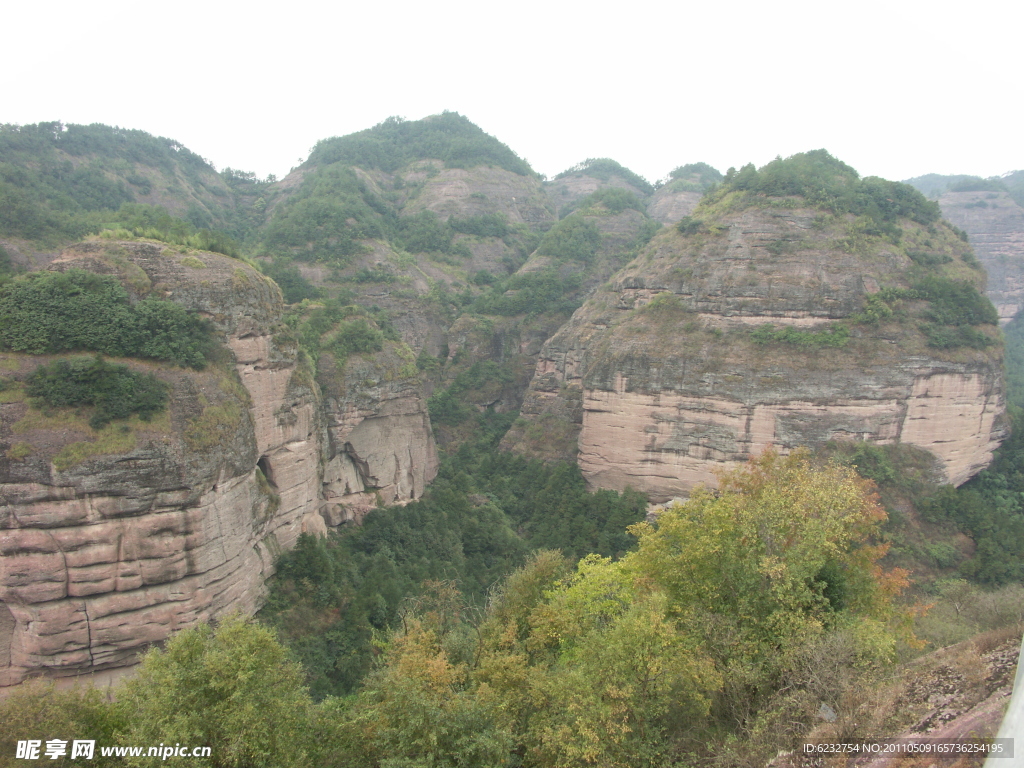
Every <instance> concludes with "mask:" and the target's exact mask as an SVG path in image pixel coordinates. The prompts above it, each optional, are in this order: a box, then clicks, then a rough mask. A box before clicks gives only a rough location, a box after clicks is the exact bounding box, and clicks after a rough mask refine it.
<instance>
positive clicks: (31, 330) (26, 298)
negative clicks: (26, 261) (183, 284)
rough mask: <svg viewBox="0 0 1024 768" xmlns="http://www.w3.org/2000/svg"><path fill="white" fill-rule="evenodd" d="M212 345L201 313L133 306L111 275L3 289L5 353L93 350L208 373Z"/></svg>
mask: <svg viewBox="0 0 1024 768" xmlns="http://www.w3.org/2000/svg"><path fill="white" fill-rule="evenodd" d="M211 345H212V339H211V337H210V328H209V325H208V324H207V323H206V322H205V321H204V320H202V319H201V318H200V317H199V316H198V315H197V314H196V313H194V312H189V311H188V310H186V309H185V308H184V307H182V306H180V305H179V304H175V303H174V302H172V301H162V300H159V299H144V300H142V301H140V302H138V303H137V304H134V305H133V304H130V303H129V301H128V292H127V291H126V290H125V289H124V287H123V286H122V285H121V284H120V283H119V282H118V281H117V280H116V279H115V278H114V277H111V276H109V275H97V274H94V273H92V272H86V271H84V270H80V269H69V270H68V271H67V272H33V273H31V274H28V275H25V276H23V277H20V278H18V279H16V280H14V281H12V282H11V283H8V284H7V285H5V286H3V287H0V349H9V350H12V351H14V352H29V353H31V354H54V353H59V352H68V351H74V350H85V351H93V352H101V353H103V354H105V355H111V356H117V357H142V358H148V359H150V360H164V361H167V362H172V363H176V364H178V365H182V366H188V367H191V368H202V367H203V366H205V365H206V355H207V353H208V352H209V350H210V348H211Z"/></svg>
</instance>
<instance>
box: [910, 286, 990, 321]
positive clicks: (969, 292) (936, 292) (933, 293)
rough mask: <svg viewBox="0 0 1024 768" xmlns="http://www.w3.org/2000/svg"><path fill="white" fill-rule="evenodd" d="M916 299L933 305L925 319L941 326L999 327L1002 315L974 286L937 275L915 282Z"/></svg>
mask: <svg viewBox="0 0 1024 768" xmlns="http://www.w3.org/2000/svg"><path fill="white" fill-rule="evenodd" d="M912 289H913V290H914V291H915V292H916V294H917V297H918V298H921V299H926V300H927V301H928V302H929V303H930V307H929V309H928V313H927V315H926V318H927V319H928V320H931V321H932V322H933V323H939V324H941V325H982V324H984V325H996V324H997V323H998V322H999V314H998V313H997V312H996V308H995V307H994V306H992V302H991V301H989V300H988V299H987V298H985V296H983V295H982V294H981V293H980V292H979V291H978V289H977V288H975V287H974V285H973V284H972V283H969V282H966V281H961V280H950V279H948V278H944V277H938V276H936V275H928V276H927V277H925V278H923V279H921V280H919V281H917V282H916V283H914V285H913V287H912Z"/></svg>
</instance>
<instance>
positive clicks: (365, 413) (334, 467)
mask: <svg viewBox="0 0 1024 768" xmlns="http://www.w3.org/2000/svg"><path fill="white" fill-rule="evenodd" d="M317 380H318V382H319V383H320V386H321V387H322V389H323V397H324V413H325V415H326V418H327V432H328V442H327V446H326V458H327V461H326V465H325V466H324V473H323V493H322V495H323V500H324V501H323V510H324V517H325V519H326V520H327V523H328V525H332V526H333V525H340V524H341V523H343V522H348V521H360V520H362V518H363V517H364V516H365V515H366V513H367V512H369V511H370V510H371V509H373V508H374V507H376V506H378V505H381V504H394V503H397V502H402V501H406V500H408V499H415V498H419V497H420V496H422V495H423V491H424V490H425V488H426V486H427V484H428V483H429V482H430V481H431V480H433V479H434V476H435V475H436V474H437V469H438V457H437V449H436V448H435V446H434V440H433V437H432V433H431V429H430V421H429V418H428V416H427V411H426V404H425V402H424V400H423V394H422V390H421V386H420V379H419V376H418V373H417V371H416V367H415V364H414V363H413V362H412V361H411V360H409V359H403V358H402V357H401V356H400V355H399V354H398V352H397V350H396V348H395V347H391V348H389V349H387V350H385V351H384V352H383V353H381V354H378V355H375V356H374V357H373V358H371V359H362V358H353V359H350V360H348V361H347V364H345V365H344V366H343V367H340V368H339V366H338V365H337V363H336V362H335V361H334V360H333V359H331V357H330V355H328V354H325V355H323V356H322V357H321V360H320V365H319V372H318V376H317Z"/></svg>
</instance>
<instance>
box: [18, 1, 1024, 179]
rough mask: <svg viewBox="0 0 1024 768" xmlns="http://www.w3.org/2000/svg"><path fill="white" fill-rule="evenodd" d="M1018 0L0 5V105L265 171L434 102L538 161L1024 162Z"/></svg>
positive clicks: (649, 168) (942, 165)
mask: <svg viewBox="0 0 1024 768" xmlns="http://www.w3.org/2000/svg"><path fill="white" fill-rule="evenodd" d="M1022 8H1024V6H1022V4H1020V3H1016V2H1010V1H1009V0H999V1H998V2H989V1H987V0H981V1H980V2H973V3H960V4H957V5H954V4H952V3H943V2H941V0H938V1H937V0H928V2H917V1H916V0H915V1H913V2H901V1H900V0H889V1H888V2H856V3H826V2H822V1H821V0H815V1H814V2H797V1H794V0H779V1H778V2H774V3H768V2H763V1H761V2H745V1H739V0H738V1H734V2H731V3H707V2H704V3H699V4H697V3H686V2H681V3H680V2H675V3H657V4H656V3H643V2H640V3H615V4H611V3H598V2H587V3H582V2H559V1H558V0H553V1H552V0H548V1H547V2H537V1H536V0H526V1H525V2H517V3H504V4H495V5H493V6H488V5H485V4H484V3H481V2H472V3H471V2H454V1H452V0H435V2H430V3H428V2H422V1H421V2H405V0H395V1H393V2H390V3H371V2H362V3H359V4H355V3H346V2H341V3H333V4H326V3H312V2H308V1H307V0H293V1H292V2H284V3H275V4H273V5H270V4H262V5H261V4H256V3H253V2H246V3H240V2H237V3H236V2H218V0H207V1H206V2H194V0H183V1H182V2H175V3H164V4H147V3H139V2H137V0H133V1H132V2H112V1H111V0H97V1H96V2H91V3H89V2H80V1H79V2H74V3H70V2H66V1H64V0H59V1H58V2H50V3H35V4H33V3H17V4H8V5H7V6H6V7H5V9H4V27H5V28H6V30H7V34H6V35H4V51H3V62H4V63H3V67H2V68H0V94H2V95H0V122H2V123H19V124H26V123H35V122H40V121H49V120H63V121H64V122H65V123H93V122H98V123H106V124H108V125H119V126H122V127H125V128H137V129H141V130H144V131H147V132H149V133H153V134H156V135H160V136H166V137H169V138H173V139H176V140H178V141H180V142H181V143H182V144H184V145H186V146H187V147H189V148H190V149H191V150H193V151H194V152H197V153H198V154H200V155H202V156H203V157H205V158H207V159H208V160H210V161H212V162H213V163H214V164H215V165H216V166H217V167H218V168H224V167H226V166H231V167H233V168H239V169H241V170H245V171H254V172H256V173H257V174H258V175H259V176H261V177H262V176H266V175H267V174H270V173H273V174H276V175H277V176H279V177H281V176H284V175H285V174H287V173H288V171H289V169H290V168H292V167H294V166H295V165H297V164H298V163H299V162H301V161H302V160H304V159H305V158H306V156H307V155H308V153H309V150H310V148H311V147H312V146H313V145H314V144H315V143H316V142H317V141H318V140H319V139H323V138H327V137H330V136H338V135H344V134H346V133H352V132H354V131H358V130H362V129H364V128H369V127H371V126H373V125H375V124H376V123H379V122H380V121H381V120H383V119H385V118H387V117H388V116H390V115H399V116H402V117H405V118H408V119H418V118H421V117H425V116H427V115H429V114H434V113H437V112H441V111H443V110H446V109H447V110H452V111H456V112H460V113H461V114H463V115H465V116H466V117H468V118H469V119H470V120H472V121H473V122H475V123H476V124H477V125H479V126H480V127H481V128H483V129H484V130H485V131H487V132H488V133H490V134H493V135H494V136H496V137H497V138H498V139H500V140H501V141H503V142H504V143H506V144H508V145H509V146H510V147H511V148H512V149H513V150H514V151H515V152H517V153H518V154H519V155H520V156H521V157H524V158H525V159H526V160H528V161H529V162H530V164H531V165H532V166H533V167H534V168H535V169H536V170H538V171H539V172H541V173H544V174H547V175H548V176H553V175H554V174H556V173H558V172H559V171H561V170H564V169H565V168H566V167H568V166H571V165H573V164H575V163H577V162H579V161H581V160H583V159H585V158H587V157H611V158H614V159H615V160H617V161H619V162H620V163H622V164H623V165H626V166H627V167H629V168H631V169H632V170H634V171H636V172H637V173H640V174H641V175H643V176H646V177H647V178H648V179H649V180H651V181H654V180H656V179H658V178H662V177H664V176H665V175H667V173H668V172H669V171H670V170H671V169H672V168H674V167H676V166H678V165H682V164H684V163H690V162H696V161H704V162H707V163H710V164H711V165H713V166H715V167H716V168H718V169H719V170H722V171H725V170H726V169H727V168H728V167H729V166H733V165H734V166H741V165H743V164H744V163H747V162H753V163H755V164H756V165H759V166H760V165H763V164H764V163H766V162H768V161H770V160H771V159H772V158H773V157H775V156H776V155H783V156H786V155H790V154H793V153H795V152H801V151H805V150H809V149H817V148H820V147H824V148H825V149H827V150H829V151H830V152H831V153H832V154H834V155H835V156H837V157H839V158H840V159H841V160H844V161H846V162H847V163H849V164H850V165H852V166H853V167H855V168H856V169H858V170H859V171H860V172H861V174H862V175H878V176H883V177H885V178H889V179H905V178H908V177H911V176H919V175H922V174H925V173H970V174H978V175H982V176H990V175H996V174H1001V173H1004V172H1007V171H1011V170H1016V169H1022V168H1024V140H1022V138H1021V136H1022V134H1021V122H1022V120H1021V118H1022V113H1024V108H1022V106H1021V105H1022V103H1024V100H1022V98H1021V97H1022V85H1021V67H1020V53H1019V51H1020V49H1019V40H1018V38H1019V35H1020V30H1021V27H1022V24H1021V22H1022V21H1024V11H1022Z"/></svg>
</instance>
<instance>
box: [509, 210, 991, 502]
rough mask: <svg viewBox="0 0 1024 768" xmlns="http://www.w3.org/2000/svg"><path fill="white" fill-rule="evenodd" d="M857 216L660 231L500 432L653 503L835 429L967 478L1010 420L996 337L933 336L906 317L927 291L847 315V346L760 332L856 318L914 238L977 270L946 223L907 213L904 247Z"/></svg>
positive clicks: (778, 215)
mask: <svg viewBox="0 0 1024 768" xmlns="http://www.w3.org/2000/svg"><path fill="white" fill-rule="evenodd" d="M854 224H855V222H853V221H848V220H836V221H831V222H825V221H824V220H823V219H822V218H821V216H820V214H818V213H817V212H815V211H811V210H801V209H796V208H790V207H774V208H773V207H757V208H747V209H746V210H743V211H739V212H736V213H730V214H727V215H725V216H723V217H722V218H721V219H720V220H719V221H717V222H716V224H715V225H714V227H713V228H712V229H711V230H710V231H704V232H700V233H695V234H692V235H688V236H684V235H682V234H680V233H679V232H678V231H676V230H675V229H674V228H672V229H667V230H665V231H663V232H662V233H661V234H659V235H657V236H656V237H655V238H654V240H652V242H651V243H650V244H649V245H648V247H647V248H646V249H645V250H644V251H643V252H642V253H641V254H640V256H639V257H638V258H637V259H636V260H634V261H633V262H632V263H631V264H630V265H628V266H627V267H626V268H625V269H623V270H622V271H621V272H620V273H618V274H617V275H616V276H615V278H613V280H612V283H611V286H610V288H609V289H607V290H600V291H598V292H597V293H595V294H594V295H593V296H592V297H591V299H590V300H588V301H587V302H586V304H584V305H583V307H581V308H580V309H579V310H578V311H577V312H576V314H575V315H574V316H573V318H572V320H571V321H570V322H569V323H568V324H567V325H566V326H565V327H564V328H563V329H562V330H560V331H559V332H558V333H556V334H555V335H554V336H553V337H552V338H551V339H550V340H549V341H548V342H547V343H546V344H545V346H544V349H543V350H542V352H541V355H540V359H539V361H538V364H537V372H536V375H535V377H534V381H533V382H532V384H531V387H530V391H529V392H528V393H527V396H526V401H525V402H524V405H523V410H522V416H523V419H522V421H521V423H520V428H519V436H518V438H517V441H516V442H511V441H510V442H506V445H507V446H508V447H513V448H516V449H518V450H523V451H527V452H532V453H537V454H540V455H546V456H557V457H564V456H570V455H572V453H573V452H574V451H575V450H577V449H578V461H579V463H580V466H581V468H582V469H583V471H584V474H585V476H586V477H587V479H588V481H589V482H590V484H591V485H593V486H597V487H602V488H615V489H623V488H625V487H626V486H632V487H634V488H637V489H640V490H643V491H644V492H646V493H647V494H648V495H649V496H650V497H651V498H652V499H653V500H656V501H663V500H666V499H668V498H671V497H674V496H679V495H685V494H686V493H688V491H689V490H690V489H691V488H692V487H693V486H694V485H695V484H697V483H699V482H703V483H708V484H712V485H713V484H714V482H715V475H714V472H715V471H716V470H717V469H720V468H725V467H728V466H729V465H732V464H735V463H736V462H741V461H744V460H745V459H746V458H747V457H749V456H750V455H753V454H757V453H759V452H761V451H762V450H763V449H764V448H766V447H768V446H770V445H774V446H776V447H777V448H779V449H780V450H783V451H785V450H788V449H790V448H792V447H795V446H797V445H812V446H813V445H820V444H821V443H823V442H825V441H828V440H833V439H854V440H868V441H871V442H876V443H889V442H895V441H902V442H905V443H910V444H913V445H917V446H919V447H922V448H925V449H927V450H929V451H931V452H932V453H934V454H935V455H936V456H937V457H938V458H939V459H940V460H941V462H942V465H943V468H944V470H945V473H946V476H947V479H948V481H949V482H952V483H955V484H959V483H962V482H964V481H965V480H966V479H968V478H969V477H970V476H972V475H973V474H974V473H976V472H977V471H979V470H980V469H981V468H982V467H984V466H985V465H986V464H987V463H988V462H989V461H990V459H991V455H992V451H993V450H994V448H995V447H996V446H997V445H998V444H999V442H1000V440H1001V439H1002V437H1003V436H1004V434H1005V428H1004V424H1003V409H1004V400H1003V383H1002V378H1001V372H1000V368H1001V366H1000V362H1001V357H1000V353H999V352H996V351H993V350H996V349H998V347H997V346H993V347H989V348H988V349H987V350H985V351H978V350H969V349H957V350H954V351H948V352H941V351H939V350H934V349H931V348H929V347H928V346H927V345H926V344H925V342H924V340H923V338H922V336H921V333H920V331H919V330H918V327H917V325H916V322H915V321H913V320H910V319H909V317H910V316H913V314H914V312H915V311H917V309H919V308H916V307H915V306H914V305H915V302H907V303H906V306H904V307H902V308H901V311H902V312H904V313H905V314H906V313H909V315H908V318H907V319H904V320H902V321H901V322H892V321H891V320H890V321H889V322H881V323H877V324H865V323H856V322H852V323H848V324H847V327H848V328H849V333H850V338H849V340H848V342H847V343H846V344H845V345H844V346H842V347H841V348H829V347H825V348H821V349H813V350H807V349H805V348H801V347H800V346H799V345H797V344H785V343H774V342H773V343H766V344H760V343H758V341H757V337H755V336H754V334H753V331H754V330H756V329H757V328H758V327H759V326H761V325H762V324H765V323H772V324H773V325H774V326H775V327H776V328H783V327H785V326H792V327H794V328H797V329H800V330H804V331H814V330H815V329H818V330H820V329H824V328H830V327H831V326H832V323H833V321H836V320H841V319H844V318H845V319H850V318H851V316H852V315H854V314H855V313H857V312H859V311H860V309H861V307H862V306H863V303H864V299H865V296H866V295H868V294H872V293H876V292H877V291H878V290H879V289H880V288H885V287H893V288H895V287H900V286H905V285H906V280H907V275H908V274H909V272H910V271H911V269H912V268H913V265H912V262H911V259H910V258H908V256H907V255H906V248H907V247H912V245H913V243H916V242H918V241H923V239H925V238H926V237H927V238H928V239H929V242H932V247H933V250H937V249H938V250H943V249H944V253H947V252H948V255H949V258H950V259H951V260H952V261H951V263H950V264H948V265H947V267H946V269H948V270H950V275H951V276H954V277H957V278H960V279H964V278H969V277H970V275H971V274H973V275H974V276H975V278H974V279H976V280H977V279H980V278H981V274H980V273H978V272H973V273H972V272H971V270H970V268H969V267H968V266H967V264H966V263H965V262H964V261H963V256H964V254H965V252H966V249H965V248H962V247H960V246H958V245H957V244H956V242H954V240H955V238H954V237H953V236H952V234H951V233H949V232H948V230H947V229H946V228H945V227H942V231H938V230H936V234H931V233H930V232H926V231H924V229H923V228H920V227H918V225H914V224H905V225H904V237H903V243H904V247H895V246H892V245H891V244H888V243H886V242H885V241H882V240H880V239H877V238H875V239H872V238H868V239H866V240H865V239H861V240H860V241H858V243H853V242H851V241H849V240H848V239H847V237H848V232H849V231H850V227H851V226H853V225H854ZM844 233H845V234H844ZM917 303H920V302H917ZM897 314H898V313H897ZM991 333H993V334H994V331H992V332H991Z"/></svg>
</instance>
